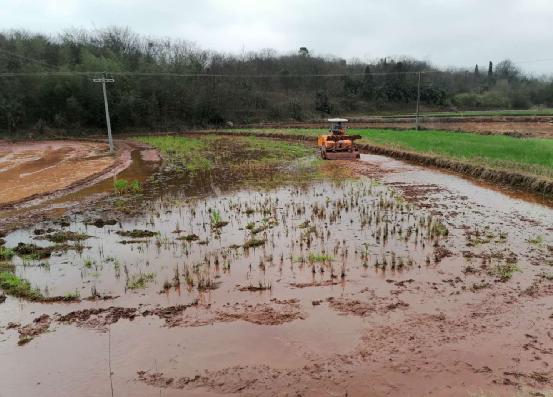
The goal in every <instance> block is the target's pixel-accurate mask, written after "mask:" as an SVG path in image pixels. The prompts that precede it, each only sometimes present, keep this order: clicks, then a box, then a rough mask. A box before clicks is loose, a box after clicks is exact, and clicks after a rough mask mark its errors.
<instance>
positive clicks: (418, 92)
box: [415, 72, 421, 131]
mask: <svg viewBox="0 0 553 397" xmlns="http://www.w3.org/2000/svg"><path fill="white" fill-rule="evenodd" d="M420 101H421V72H419V84H418V85H417V118H416V122H415V123H416V129H417V131H418V129H419V106H420Z"/></svg>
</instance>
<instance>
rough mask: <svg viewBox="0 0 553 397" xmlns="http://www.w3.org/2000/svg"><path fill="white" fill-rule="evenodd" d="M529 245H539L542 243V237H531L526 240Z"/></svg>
mask: <svg viewBox="0 0 553 397" xmlns="http://www.w3.org/2000/svg"><path fill="white" fill-rule="evenodd" d="M527 241H528V242H529V243H530V244H534V245H540V244H542V243H543V236H541V235H540V236H536V237H532V238H529V239H528V240H527Z"/></svg>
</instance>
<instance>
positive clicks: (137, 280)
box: [127, 273, 155, 289]
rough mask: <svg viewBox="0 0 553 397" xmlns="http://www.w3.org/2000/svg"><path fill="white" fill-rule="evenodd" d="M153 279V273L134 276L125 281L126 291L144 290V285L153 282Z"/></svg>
mask: <svg viewBox="0 0 553 397" xmlns="http://www.w3.org/2000/svg"><path fill="white" fill-rule="evenodd" d="M154 278H155V274H154V273H140V274H135V275H133V276H131V277H130V278H129V280H128V281H127V288H128V289H143V288H146V285H147V284H148V283H149V282H151V281H153V280H154Z"/></svg>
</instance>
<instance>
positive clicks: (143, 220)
mask: <svg viewBox="0 0 553 397" xmlns="http://www.w3.org/2000/svg"><path fill="white" fill-rule="evenodd" d="M140 140H141V142H144V143H147V144H151V145H154V146H156V147H158V148H159V149H160V150H161V153H162V155H163V157H164V159H165V160H164V163H163V164H162V165H161V166H160V167H159V168H157V169H156V168H154V167H153V166H152V164H151V163H150V162H141V161H140V159H139V157H140V156H138V154H136V153H135V156H138V157H136V158H135V160H136V162H134V163H133V164H134V167H135V168H133V166H131V167H130V168H129V169H128V171H126V172H129V173H133V174H132V178H134V177H136V178H138V177H139V176H140V175H142V176H141V178H142V179H141V180H143V181H144V184H143V188H142V190H141V191H140V192H135V193H125V194H107V191H108V190H109V187H110V185H109V184H108V185H106V183H107V182H106V181H104V182H103V183H104V185H102V186H93V187H90V189H91V190H90V191H88V192H87V191H81V192H78V193H74V194H73V196H70V197H66V198H60V199H58V200H59V201H58V202H57V204H56V205H57V206H59V207H60V208H66V206H65V204H64V203H66V202H80V203H83V202H84V203H86V200H88V199H89V198H90V197H92V196H94V194H96V193H98V192H103V193H102V196H101V197H102V198H101V200H96V201H92V200H91V201H90V203H94V204H93V205H92V204H90V205H86V204H84V205H83V204H81V205H80V206H76V208H75V209H74V210H73V211H66V212H65V213H64V214H60V216H59V217H49V218H44V219H45V220H44V221H38V222H28V221H27V222H26V225H25V226H24V225H23V223H21V224H20V226H21V227H19V228H16V229H14V230H11V231H10V232H9V233H6V235H5V236H4V237H2V239H3V243H4V245H3V247H4V248H2V250H1V251H0V253H1V254H2V257H1V258H2V261H1V262H0V266H1V267H2V269H0V270H1V274H2V275H3V276H2V278H1V279H0V282H1V283H2V289H4V291H5V293H6V295H5V296H4V297H3V298H2V300H3V303H1V304H0V309H1V310H0V355H1V357H2V360H1V362H0V384H1V385H2V388H1V389H0V395H19V396H26V395H37V394H39V395H44V396H58V395H92V396H95V395H98V396H105V395H112V394H113V395H129V396H130V395H132V396H150V395H163V396H184V395H186V396H204V395H207V396H222V395H246V396H259V395H262V396H273V395H283V396H284V395H305V396H320V395H332V396H345V395H348V396H366V395H371V396H387V395H412V396H420V395H429V394H432V395H438V396H444V395H448V396H468V395H494V396H514V395H535V396H538V395H546V396H547V395H550V394H551V391H552V390H553V368H552V366H553V234H552V233H553V209H552V206H551V203H550V202H549V201H548V200H547V199H545V198H541V197H536V196H530V195H527V196H526V195H525V196H520V195H518V196H517V195H513V194H511V193H509V192H504V191H500V190H497V189H494V188H493V187H492V186H489V185H482V184H477V183H475V182H473V181H470V180H467V179H463V178H460V177H458V176H455V175H451V174H446V173H442V172H438V171H435V170H431V169H426V168H422V167H418V166H413V165H410V164H407V163H404V162H400V161H397V160H392V159H390V158H387V157H383V156H374V155H362V156H361V160H360V161H357V162H322V161H320V160H317V159H316V154H315V153H314V150H313V149H311V148H309V147H306V146H302V145H299V144H291V143H283V142H278V143H277V142H274V141H271V140H266V139H261V138H255V139H254V138H217V137H208V138H178V137H157V138H155V139H153V138H150V137H144V138H141V139H140ZM175 148H179V149H178V150H177V149H175ZM129 179H131V174H129ZM48 205H50V206H54V205H53V204H52V203H49V204H48ZM12 215H13V214H12ZM13 216H15V215H13Z"/></svg>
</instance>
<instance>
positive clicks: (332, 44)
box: [0, 0, 553, 75]
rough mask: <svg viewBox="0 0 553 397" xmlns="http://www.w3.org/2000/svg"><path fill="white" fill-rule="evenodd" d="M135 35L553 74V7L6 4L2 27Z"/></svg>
mask: <svg viewBox="0 0 553 397" xmlns="http://www.w3.org/2000/svg"><path fill="white" fill-rule="evenodd" d="M112 25H117V26H122V27H126V26H127V27H129V28H131V29H132V30H133V31H135V32H137V33H140V34H143V35H147V36H156V37H174V38H180V39H185V40H189V41H192V42H195V43H196V44H197V45H198V46H199V47H201V48H205V49H214V50H219V51H224V52H234V53H236V52H241V51H249V50H257V49H262V48H273V49H275V50H277V51H279V52H290V51H297V49H298V48H299V47H300V46H306V47H308V48H309V50H310V51H311V52H312V53H314V54H321V55H327V54H333V55H336V56H339V57H343V58H346V59H351V58H354V57H357V58H360V59H362V60H370V59H376V58H381V57H384V56H394V55H408V56H412V57H416V58H419V59H424V60H427V61H430V62H432V63H433V64H435V65H438V66H461V67H471V68H472V67H474V64H476V63H478V64H479V65H480V69H481V70H482V71H484V70H486V67H487V63H488V61H489V60H492V61H493V62H494V63H497V62H498V61H500V60H503V59H505V58H510V59H512V60H514V61H516V62H518V61H533V60H543V59H549V60H546V61H541V62H521V63H520V66H521V67H522V68H523V70H525V71H527V72H531V73H535V74H548V75H549V74H552V72H553V52H551V50H552V49H553V0H378V1H377V0H339V1H335V0H318V1H316V0H297V1H294V0H257V1H256V0H180V1H179V0H157V1H152V0H149V1H146V0H89V1H85V0H0V27H1V29H3V30H7V29H12V28H23V29H26V30H29V31H33V32H41V33H49V34H57V33H60V32H61V31H63V30H64V29H67V28H70V27H84V28H87V29H94V28H102V27H106V26H112Z"/></svg>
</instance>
